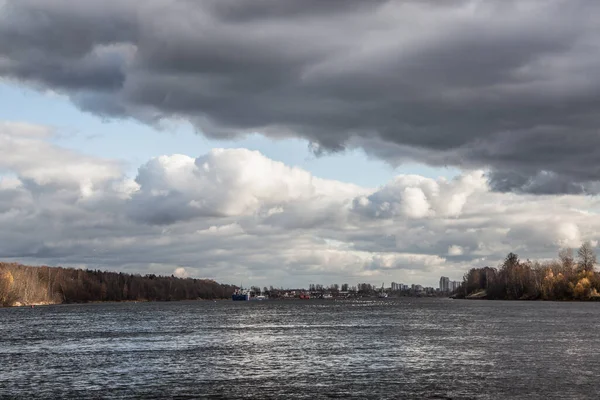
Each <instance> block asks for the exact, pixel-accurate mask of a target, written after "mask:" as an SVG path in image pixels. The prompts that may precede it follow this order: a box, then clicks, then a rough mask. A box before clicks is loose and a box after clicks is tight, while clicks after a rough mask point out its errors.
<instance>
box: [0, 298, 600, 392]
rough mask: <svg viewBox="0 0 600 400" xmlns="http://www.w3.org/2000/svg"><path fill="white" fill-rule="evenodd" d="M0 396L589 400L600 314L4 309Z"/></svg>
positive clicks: (495, 309) (572, 308)
mask: <svg viewBox="0 0 600 400" xmlns="http://www.w3.org/2000/svg"><path fill="white" fill-rule="evenodd" d="M0 397H1V398H77V399H88V398H90V399H92V398H115V399H116V398H119V399H122V398H232V399H235V398H261V399H269V398H287V399H315V398H378V399H379V398H380V399H396V398H407V399H411V398H415V399H423V398H425V399H426V398H432V399H434V398H437V399H440V398H449V399H512V398H514V399H523V398H530V399H571V398H572V399H597V398H599V397H600V304H595V303H555V302H501V301H465V300H462V301H461V300H449V299H415V298H413V299H410V298H407V299H371V300H356V301H350V300H343V301H333V300H309V301H300V300H295V301H294V300H290V301H264V302H231V301H219V302H206V301H205V302H202V301H201V302H180V303H111V304H87V305H61V306H46V307H35V308H33V309H32V308H11V309H0Z"/></svg>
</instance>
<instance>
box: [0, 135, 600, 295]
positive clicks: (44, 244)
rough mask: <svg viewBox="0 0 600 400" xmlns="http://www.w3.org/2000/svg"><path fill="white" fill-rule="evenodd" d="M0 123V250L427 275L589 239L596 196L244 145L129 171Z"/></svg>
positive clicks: (218, 269) (289, 273)
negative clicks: (329, 167)
mask: <svg viewBox="0 0 600 400" xmlns="http://www.w3.org/2000/svg"><path fill="white" fill-rule="evenodd" d="M50 135H52V132H51V131H49V130H48V129H45V128H43V127H38V126H32V125H27V124H17V123H2V124H0V145H1V147H2V148H3V149H5V148H10V149H11V151H10V152H3V157H0V226H2V229H1V230H0V259H7V260H10V259H15V260H20V261H26V262H34V263H49V264H61V265H73V266H88V267H90V268H103V269H112V270H124V271H129V272H140V273H150V272H152V273H161V274H171V273H174V274H177V275H179V276H188V275H189V276H195V277H212V278H216V279H218V280H221V281H224V282H233V283H237V282H240V281H243V282H245V283H248V284H250V283H252V284H260V285H266V284H271V283H272V284H276V285H284V286H303V285H307V284H308V283H310V282H317V283H326V284H327V283H342V282H349V283H357V282H359V281H368V282H372V283H377V282H381V281H385V282H388V283H389V282H390V281H396V282H398V281H402V282H407V283H409V282H415V283H422V284H430V285H434V284H435V283H436V282H437V280H438V279H439V276H440V275H446V276H451V277H452V278H454V279H458V278H460V277H461V276H462V274H463V273H464V272H465V271H466V269H467V268H469V267H470V266H482V265H486V264H489V265H496V263H497V262H499V261H500V260H501V259H502V258H503V257H504V256H505V255H506V253H508V252H509V251H515V252H517V253H519V254H521V255H522V256H527V257H531V258H544V257H553V256H554V255H555V254H556V252H557V250H558V248H559V247H561V246H579V245H580V243H581V242H582V241H583V240H587V239H590V240H596V239H597V238H596V237H595V235H596V232H597V231H598V230H600V216H598V215H597V214H596V213H595V211H597V210H598V200H597V199H596V198H591V197H586V196H580V195H564V196H534V195H516V194H511V193H499V192H494V191H492V190H491V189H490V187H489V184H488V182H487V180H486V177H485V174H484V173H483V172H482V171H472V172H465V173H464V174H462V175H461V176H458V177H457V178H456V179H453V180H445V179H438V180H434V179H429V178H424V177H421V176H415V175H400V176H397V177H396V178H395V179H393V180H391V181H390V182H389V183H388V184H386V185H384V186H382V187H379V188H363V187H359V186H355V185H351V184H347V183H343V182H338V181H332V180H325V179H321V178H318V177H315V176H312V175H311V174H310V173H309V172H307V171H305V170H302V169H299V168H296V167H291V166H287V165H284V164H283V163H281V162H277V161H274V160H271V159H269V158H266V157H265V156H263V155H262V154H260V153H258V152H255V151H249V150H246V149H227V150H225V149H214V150H212V151H210V152H209V153H207V154H204V155H201V156H199V157H197V158H192V157H189V156H186V155H177V154H174V155H164V156H161V157H157V158H154V159H151V160H148V161H147V162H146V163H145V164H143V165H141V166H140V167H139V169H138V172H137V176H135V177H134V178H133V179H132V178H131V177H127V176H125V174H124V172H123V166H122V165H121V164H120V163H118V162H115V161H114V160H106V159H99V158H94V157H89V156H86V155H84V154H79V153H75V152H72V151H68V150H65V149H63V148H60V147H57V146H55V145H53V144H51V142H50V138H51V136H50Z"/></svg>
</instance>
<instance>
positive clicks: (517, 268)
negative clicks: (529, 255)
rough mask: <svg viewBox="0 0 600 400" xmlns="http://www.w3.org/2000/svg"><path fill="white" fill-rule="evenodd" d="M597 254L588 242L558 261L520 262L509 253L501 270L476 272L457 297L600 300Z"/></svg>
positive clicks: (562, 254)
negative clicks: (596, 266)
mask: <svg viewBox="0 0 600 400" xmlns="http://www.w3.org/2000/svg"><path fill="white" fill-rule="evenodd" d="M595 264H596V254H595V253H594V250H593V248H592V245H591V244H590V242H585V243H584V244H583V245H582V246H581V247H580V248H579V250H578V251H577V257H576V258H575V257H574V256H573V250H572V249H562V250H561V251H560V252H559V257H558V260H553V261H549V262H536V261H530V260H527V261H521V260H519V257H518V256H517V255H516V254H514V253H509V254H508V256H506V258H505V260H504V262H503V263H502V264H501V265H500V266H499V267H498V268H492V267H485V268H473V269H471V270H469V272H467V273H466V274H465V276H464V278H463V282H462V285H461V287H460V288H459V289H458V290H457V292H456V293H455V295H454V296H455V297H458V298H485V299H496V300H600V294H599V291H600V274H599V273H597V272H595V270H594V265H595Z"/></svg>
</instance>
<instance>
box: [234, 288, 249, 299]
mask: <svg viewBox="0 0 600 400" xmlns="http://www.w3.org/2000/svg"><path fill="white" fill-rule="evenodd" d="M231 300H233V301H248V300H250V292H248V291H246V290H243V289H237V290H236V291H235V292H233V294H232V295H231Z"/></svg>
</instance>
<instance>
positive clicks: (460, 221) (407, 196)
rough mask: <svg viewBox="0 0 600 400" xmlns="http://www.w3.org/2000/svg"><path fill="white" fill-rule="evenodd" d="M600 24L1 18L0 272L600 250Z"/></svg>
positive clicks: (281, 281)
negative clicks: (25, 267) (23, 267)
mask: <svg viewBox="0 0 600 400" xmlns="http://www.w3.org/2000/svg"><path fill="white" fill-rule="evenodd" d="M599 12H600V4H598V3H597V2H595V1H591V0H587V1H586V0H570V1H568V2H567V1H564V0H548V1H544V2H540V1H536V0H520V1H512V0H507V1H502V2H499V1H483V0H478V1H475V0H448V1H445V2H433V1H424V0H420V1H413V0H395V1H393V0H390V1H384V0H378V1H362V0H350V1H341V0H339V1H338V0H335V1H329V2H322V1H313V0H306V1H303V2H297V1H292V0H256V1H253V2H239V1H233V0H219V1H216V0H215V1H212V0H209V1H204V2H200V3H199V2H190V1H187V0H178V1H177V0H176V1H171V0H170V1H167V0H152V1H147V2H138V1H130V0H120V1H116V0H106V1H103V2H99V1H89V2H76V3H73V2H69V1H66V0H52V1H45V0H44V1H42V0H18V1H17V0H3V1H0V226H1V227H2V229H0V260H5V261H19V262H23V263H29V264H47V265H62V266H73V267H84V268H94V269H95V268H99V269H105V270H115V271H124V272H130V273H141V274H145V273H157V274H168V275H170V274H173V273H175V271H177V274H178V275H180V276H190V277H198V278H211V279H215V280H217V281H220V282H226V283H239V282H244V283H245V284H246V285H259V286H264V285H267V286H268V285H274V286H284V287H298V286H307V285H308V284H310V283H321V284H332V283H338V284H341V283H346V282H347V283H350V284H356V283H358V282H368V283H373V284H377V285H380V284H381V282H386V284H387V286H389V283H390V282H392V281H394V282H403V283H419V284H423V285H430V286H437V283H438V280H439V277H440V276H441V275H444V276H449V277H450V278H451V279H457V280H458V279H460V278H461V277H462V275H463V274H464V273H465V272H466V271H467V270H468V269H469V268H471V267H482V266H485V265H492V266H496V265H498V263H500V262H501V260H502V259H503V258H504V257H505V256H506V254H507V253H508V252H510V251H513V252H516V253H517V254H519V255H520V256H521V258H523V259H525V258H530V259H550V258H552V257H555V256H556V254H557V252H558V250H559V249H560V248H561V247H578V246H579V245H580V244H581V243H582V242H583V241H585V240H590V241H591V242H592V244H593V245H594V246H596V245H597V237H596V232H597V231H598V228H600V218H599V217H598V210H599V208H598V197H597V194H598V191H599V190H600V185H599V184H598V179H599V176H600V163H599V161H598V160H600V135H599V133H598V126H599V124H598V122H599V121H600V114H599V113H598V111H597V110H598V109H600V107H599V106H600V95H599V93H600V87H599V86H600V79H599V78H600V76H599V75H600V72H598V71H600V68H599V67H600V57H598V56H597V55H598V54H600V52H598V51H597V50H598V48H597V47H598V46H600V44H599V43H600V41H599V40H598V39H599V38H600V28H599V26H600V25H598V24H597V21H596V19H595V16H596V15H600V14H599ZM549 26H551V27H552V29H548V27H549Z"/></svg>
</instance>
